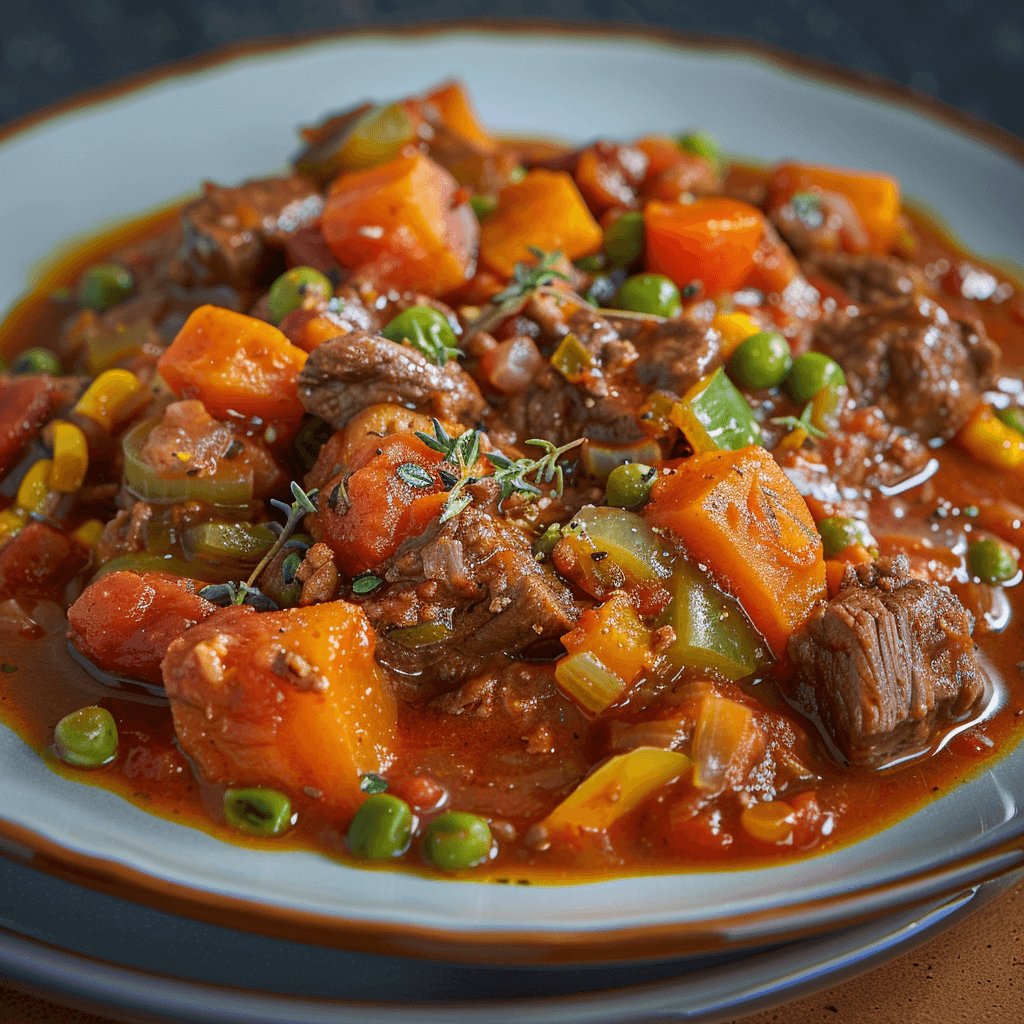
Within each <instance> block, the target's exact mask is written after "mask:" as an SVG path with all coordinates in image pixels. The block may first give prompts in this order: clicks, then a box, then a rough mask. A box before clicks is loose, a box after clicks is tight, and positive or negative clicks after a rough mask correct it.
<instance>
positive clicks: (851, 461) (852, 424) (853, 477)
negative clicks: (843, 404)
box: [818, 405, 930, 488]
mask: <svg viewBox="0 0 1024 1024" xmlns="http://www.w3.org/2000/svg"><path fill="white" fill-rule="evenodd" d="M818 450H819V451H820V452H821V457H822V460H823V462H824V463H825V465H826V466H827V467H828V470H829V476H830V478H831V479H833V480H835V481H836V482H837V483H840V484H843V485H845V486H846V487H858V488H859V487H879V486H881V487H894V486H895V485H896V484H898V483H900V482H901V481H903V480H906V479H907V478H909V477H912V476H913V475H914V474H915V473H919V472H920V471H921V470H922V469H924V467H925V466H926V465H927V463H928V459H929V457H930V456H929V450H928V447H927V446H926V445H925V444H924V443H923V442H922V441H921V439H920V438H919V437H918V436H917V435H916V434H914V433H912V432H910V431H907V430H906V429H905V428H903V427H894V426H893V425H892V424H891V423H890V422H889V421H888V420H887V419H886V418H885V414H884V413H883V412H882V410H881V409H879V408H878V407H877V406H874V405H871V406H867V407H866V408H861V409H844V410H843V413H842V415H841V416H840V419H839V429H838V430H835V431H833V432H832V433H830V434H829V435H828V437H825V438H822V439H821V440H820V441H819V442H818Z"/></svg>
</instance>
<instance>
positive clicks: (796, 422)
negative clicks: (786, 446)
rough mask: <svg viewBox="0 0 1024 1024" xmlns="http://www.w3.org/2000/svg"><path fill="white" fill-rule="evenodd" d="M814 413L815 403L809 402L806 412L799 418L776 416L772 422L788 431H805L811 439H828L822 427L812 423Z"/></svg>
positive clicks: (805, 408)
mask: <svg viewBox="0 0 1024 1024" xmlns="http://www.w3.org/2000/svg"><path fill="white" fill-rule="evenodd" d="M813 413H814V403H813V402H808V403H807V405H805V406H804V411H803V412H802V413H800V415H799V416H776V417H775V418H774V419H772V420H770V421H769V422H771V423H777V424H778V425H779V426H780V427H785V428H786V429H787V430H804V431H806V432H807V433H808V434H809V435H810V436H811V437H828V434H827V433H826V432H825V431H824V430H822V429H821V428H820V427H816V426H815V425H814V424H813V423H812V422H811V416H812V415H813Z"/></svg>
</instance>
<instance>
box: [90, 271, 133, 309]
mask: <svg viewBox="0 0 1024 1024" xmlns="http://www.w3.org/2000/svg"><path fill="white" fill-rule="evenodd" d="M134 288H135V280H134V279H133V278H132V275H131V271H129V270H127V269H126V268H125V267H122V266H120V265H119V264H117V263H97V264H96V265H95V266H92V267H90V268H89V269H88V270H87V271H86V272H85V273H84V274H83V275H82V276H81V278H80V279H79V281H78V301H79V302H80V303H81V304H82V305H83V306H85V307H86V308H87V309H91V310H93V312H95V313H102V312H103V311H104V310H105V309H110V307H111V306H116V305H117V304H118V303H119V302H123V301H124V300H125V299H127V298H128V296H129V295H131V293H132V291H133V289H134Z"/></svg>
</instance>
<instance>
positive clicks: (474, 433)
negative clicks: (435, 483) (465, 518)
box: [416, 418, 480, 525]
mask: <svg viewBox="0 0 1024 1024" xmlns="http://www.w3.org/2000/svg"><path fill="white" fill-rule="evenodd" d="M431 424H432V426H433V430H434V433H433V434H428V433H426V432H425V431H423V430H417V431H416V436H417V437H418V438H419V439H420V440H421V441H422V442H423V443H424V444H425V445H426V446H427V447H428V448H429V449H430V450H431V451H435V452H437V453H438V454H440V455H443V456H444V460H443V462H442V464H441V465H440V466H438V468H437V475H438V476H439V477H440V478H441V483H443V484H444V486H445V487H446V488H447V489H448V497H447V498H446V499H445V503H444V507H443V508H442V509H441V515H440V517H439V519H438V522H439V523H441V524H442V525H443V524H444V523H447V522H448V520H449V519H454V518H455V517H456V516H457V515H458V514H459V513H460V512H461V511H462V510H463V509H465V508H467V507H468V506H469V504H470V502H471V501H472V500H473V499H472V497H470V495H468V494H464V493H463V492H464V490H465V489H466V488H467V487H468V486H469V485H470V484H475V483H477V482H478V481H479V479H480V478H479V477H477V476H473V474H472V469H473V467H474V466H475V465H476V464H477V462H478V461H479V459H480V431H479V430H473V429H470V430H464V431H463V432H462V433H461V434H459V436H458V437H452V436H451V435H450V434H449V433H448V431H446V430H445V429H444V427H443V426H441V422H440V420H438V419H436V418H435V419H433V420H432V421H431ZM444 463H448V464H449V465H450V466H451V467H452V469H451V470H448V469H446V468H445V466H444Z"/></svg>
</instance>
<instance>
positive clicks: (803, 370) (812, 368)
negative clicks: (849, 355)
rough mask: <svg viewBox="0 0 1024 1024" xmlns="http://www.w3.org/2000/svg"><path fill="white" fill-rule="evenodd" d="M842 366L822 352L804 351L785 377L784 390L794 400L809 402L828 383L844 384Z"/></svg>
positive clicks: (844, 376)
mask: <svg viewBox="0 0 1024 1024" xmlns="http://www.w3.org/2000/svg"><path fill="white" fill-rule="evenodd" d="M845 383H846V374H845V373H843V368H842V367H841V366H840V365H839V364H838V363H837V362H836V361H835V360H834V359H829V357H828V356H827V355H825V354H824V353H823V352H805V353H804V354H803V355H802V356H800V357H799V358H798V359H797V360H796V361H795V362H794V363H793V368H792V369H791V370H790V371H789V376H788V377H786V383H785V388H786V392H787V394H788V395H789V397H790V398H792V399H793V401H794V402H798V403H799V404H801V405H803V404H804V403H805V402H809V401H810V400H811V399H812V398H813V397H814V396H815V395H816V394H817V393H818V392H819V391H820V390H821V389H822V388H824V387H827V386H828V385H829V384H845Z"/></svg>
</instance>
